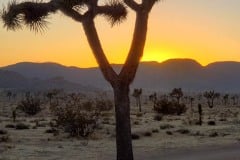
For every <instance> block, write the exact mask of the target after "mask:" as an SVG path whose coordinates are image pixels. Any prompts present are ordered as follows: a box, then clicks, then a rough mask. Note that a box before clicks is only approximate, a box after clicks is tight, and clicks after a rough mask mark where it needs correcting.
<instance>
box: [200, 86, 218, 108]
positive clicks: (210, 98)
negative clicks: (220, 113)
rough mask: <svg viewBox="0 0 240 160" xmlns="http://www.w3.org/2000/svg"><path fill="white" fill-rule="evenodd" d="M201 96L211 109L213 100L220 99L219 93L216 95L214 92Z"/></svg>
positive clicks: (207, 92)
mask: <svg viewBox="0 0 240 160" xmlns="http://www.w3.org/2000/svg"><path fill="white" fill-rule="evenodd" d="M203 96H204V97H205V98H206V99H207V104H208V107H209V108H213V105H214V100H215V99H216V98H219V97H220V93H216V92H215V91H214V90H212V91H206V92H204V94H203Z"/></svg>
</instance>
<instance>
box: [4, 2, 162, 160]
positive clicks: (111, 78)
mask: <svg viewBox="0 0 240 160" xmlns="http://www.w3.org/2000/svg"><path fill="white" fill-rule="evenodd" d="M159 1H160V0H142V1H141V3H138V2H136V1H135V0H110V1H109V2H107V3H105V4H104V3H99V2H100V0H50V1H49V2H45V1H33V2H22V3H17V2H16V1H12V2H11V3H10V4H9V6H8V7H7V8H6V9H3V11H2V16H1V17H2V19H3V22H4V26H5V27H7V28H8V29H11V30H16V29H19V28H21V27H22V25H23V24H24V25H26V26H28V27H29V28H30V29H31V30H34V31H42V30H43V29H44V28H46V24H47V23H46V18H47V17H48V15H50V14H52V13H56V12H57V11H61V12H62V13H63V14H65V15H66V16H68V17H70V18H72V19H73V20H75V21H76V22H79V23H82V25H83V29H84V31H85V35H86V36H87V40H88V42H89V45H90V47H91V49H92V52H93V54H94V56H95V58H96V61H97V62H98V64H99V68H100V70H101V71H102V74H103V76H104V78H105V79H106V80H107V81H108V82H109V83H110V84H111V86H112V88H113V91H114V102H115V112H116V114H115V115H116V144H117V160H133V151H132V137H131V122H130V101H129V86H130V84H131V83H132V82H133V80H134V78H135V75H136V72H137V69H138V66H139V61H140V59H141V57H142V55H143V51H144V46H145V42H146V37H147V30H148V17H149V14H150V12H151V10H152V8H153V6H154V5H155V4H156V3H157V2H159ZM101 2H102V1H101ZM126 7H129V8H130V9H131V10H133V11H134V12H135V14H136V20H135V28H134V33H133V39H132V43H131V46H130V50H129V52H128V56H127V58H126V62H125V63H124V65H123V68H122V69H121V71H120V73H116V72H115V71H114V69H113V67H112V66H111V65H110V63H109V61H108V59H107V57H106V55H105V53H104V50H103V48H102V45H101V42H100V39H99V36H98V33H97V30H96V27H95V22H94V19H95V17H97V16H104V17H105V18H106V19H107V20H108V21H109V22H110V24H111V25H114V24H119V23H120V22H122V21H123V20H124V19H126V17H127V9H126Z"/></svg>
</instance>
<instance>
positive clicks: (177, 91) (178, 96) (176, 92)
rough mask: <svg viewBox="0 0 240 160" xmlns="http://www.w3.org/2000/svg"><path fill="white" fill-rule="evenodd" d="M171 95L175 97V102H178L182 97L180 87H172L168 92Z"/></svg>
mask: <svg viewBox="0 0 240 160" xmlns="http://www.w3.org/2000/svg"><path fill="white" fill-rule="evenodd" d="M169 95H170V96H171V97H173V98H176V99H177V103H178V104H179V103H180V99H181V98H182V97H183V92H182V88H174V89H173V90H172V92H171V93H170V94H169Z"/></svg>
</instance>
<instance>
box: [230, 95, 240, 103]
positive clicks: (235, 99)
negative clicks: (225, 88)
mask: <svg viewBox="0 0 240 160" xmlns="http://www.w3.org/2000/svg"><path fill="white" fill-rule="evenodd" d="M238 98H239V97H238V95H233V96H232V97H231V99H232V104H233V105H237V104H238Z"/></svg>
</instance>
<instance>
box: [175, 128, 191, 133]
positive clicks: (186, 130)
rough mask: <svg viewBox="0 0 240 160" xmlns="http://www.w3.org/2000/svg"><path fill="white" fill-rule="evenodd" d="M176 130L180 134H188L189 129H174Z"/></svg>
mask: <svg viewBox="0 0 240 160" xmlns="http://www.w3.org/2000/svg"><path fill="white" fill-rule="evenodd" d="M176 132H178V133H180V134H189V133H190V131H189V130H188V129H178V130H176Z"/></svg>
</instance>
